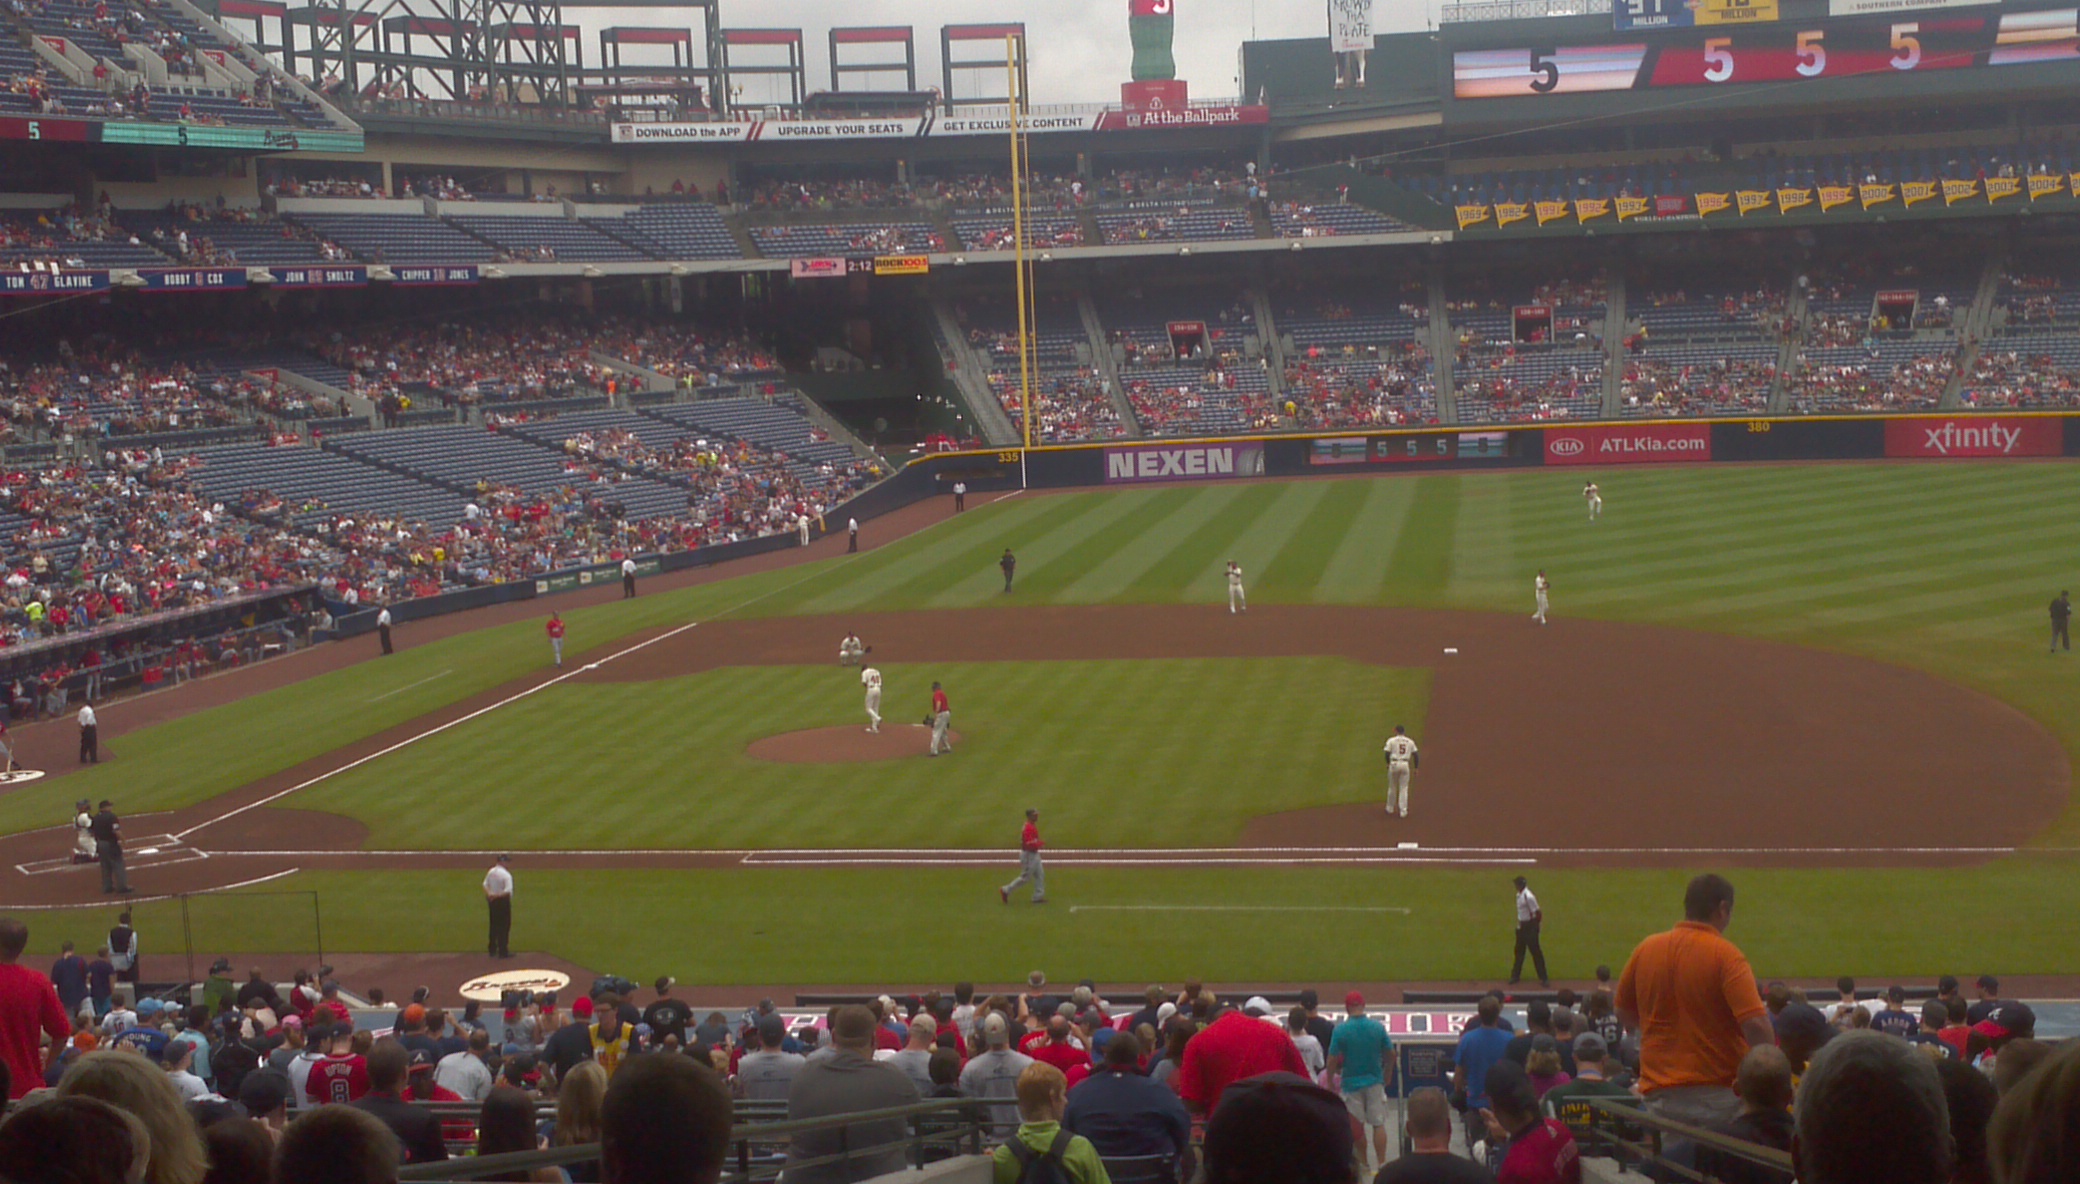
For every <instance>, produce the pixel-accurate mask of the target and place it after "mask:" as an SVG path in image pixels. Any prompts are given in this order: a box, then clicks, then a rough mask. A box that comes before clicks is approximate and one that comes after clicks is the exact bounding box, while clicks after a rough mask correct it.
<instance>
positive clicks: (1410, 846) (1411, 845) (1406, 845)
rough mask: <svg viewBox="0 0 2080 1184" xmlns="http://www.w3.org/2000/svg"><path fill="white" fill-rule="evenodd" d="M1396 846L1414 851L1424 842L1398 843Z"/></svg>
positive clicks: (1403, 849)
mask: <svg viewBox="0 0 2080 1184" xmlns="http://www.w3.org/2000/svg"><path fill="white" fill-rule="evenodd" d="M1394 846H1395V847H1396V848H1398V849H1400V850H1402V851H1413V850H1415V849H1416V848H1418V847H1420V846H1422V844H1421V843H1396V844H1394Z"/></svg>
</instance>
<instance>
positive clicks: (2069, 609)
mask: <svg viewBox="0 0 2080 1184" xmlns="http://www.w3.org/2000/svg"><path fill="white" fill-rule="evenodd" d="M2072 619H2073V594H2072V593H2070V592H2060V593H2059V594H2058V599H2056V600H2054V601H2052V602H2051V652H2052V653H2054V654H2055V653H2057V652H2058V651H2059V647H2061V646H2063V647H2065V649H2066V650H2067V651H2069V652H2070V651H2071V650H2072V648H2073V639H2072V638H2071V637H2068V636H2067V635H2066V626H2067V625H2068V624H2069V623H2070V622H2071V621H2072Z"/></svg>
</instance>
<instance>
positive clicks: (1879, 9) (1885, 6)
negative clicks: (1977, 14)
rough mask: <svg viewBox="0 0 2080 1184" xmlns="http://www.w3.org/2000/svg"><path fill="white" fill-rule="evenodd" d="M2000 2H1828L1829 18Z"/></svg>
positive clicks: (1973, 6) (1982, 0) (1975, 0)
mask: <svg viewBox="0 0 2080 1184" xmlns="http://www.w3.org/2000/svg"><path fill="white" fill-rule="evenodd" d="M1998 3H2000V0H1827V15H1829V16H1869V15H1871V14H1873V13H1878V14H1890V13H1895V12H1905V11H1907V10H1909V9H1914V10H1916V11H1918V10H1920V9H1924V8H1978V7H1983V6H1985V5H1988V4H1998Z"/></svg>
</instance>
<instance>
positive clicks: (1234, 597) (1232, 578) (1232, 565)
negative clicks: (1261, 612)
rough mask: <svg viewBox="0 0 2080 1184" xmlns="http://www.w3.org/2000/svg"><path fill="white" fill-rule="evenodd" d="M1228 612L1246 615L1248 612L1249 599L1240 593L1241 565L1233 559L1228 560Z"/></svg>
mask: <svg viewBox="0 0 2080 1184" xmlns="http://www.w3.org/2000/svg"><path fill="white" fill-rule="evenodd" d="M1228 611H1229V612H1230V613H1246V612H1248V611H1249V597H1247V596H1245V595H1243V593H1242V565H1241V564H1239V563H1237V562H1235V561H1234V560H1233V559H1230V560H1228Z"/></svg>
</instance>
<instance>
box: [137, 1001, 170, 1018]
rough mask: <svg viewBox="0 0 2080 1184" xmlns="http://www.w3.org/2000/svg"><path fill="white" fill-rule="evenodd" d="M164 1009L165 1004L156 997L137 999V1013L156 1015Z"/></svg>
mask: <svg viewBox="0 0 2080 1184" xmlns="http://www.w3.org/2000/svg"><path fill="white" fill-rule="evenodd" d="M164 1010H166V1005H165V1004H164V1003H161V1002H160V1001H159V1000H157V999H149V998H147V999H139V1000H138V1001H137V1014H139V1015H158V1014H159V1013H160V1012H162V1011H164Z"/></svg>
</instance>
